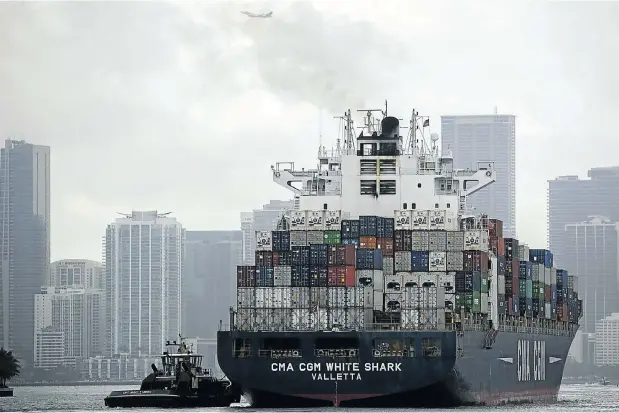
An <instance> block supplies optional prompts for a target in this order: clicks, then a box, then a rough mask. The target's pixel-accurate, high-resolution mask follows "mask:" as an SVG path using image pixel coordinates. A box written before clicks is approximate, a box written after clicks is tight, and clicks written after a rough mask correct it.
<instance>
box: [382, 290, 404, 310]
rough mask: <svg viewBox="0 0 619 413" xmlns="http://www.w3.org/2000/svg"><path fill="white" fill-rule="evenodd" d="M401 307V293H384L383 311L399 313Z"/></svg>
mask: <svg viewBox="0 0 619 413" xmlns="http://www.w3.org/2000/svg"><path fill="white" fill-rule="evenodd" d="M401 307H402V293H401V292H400V293H385V311H386V312H396V313H397V312H400V309H401Z"/></svg>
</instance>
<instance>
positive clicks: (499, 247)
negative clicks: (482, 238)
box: [497, 237, 505, 256]
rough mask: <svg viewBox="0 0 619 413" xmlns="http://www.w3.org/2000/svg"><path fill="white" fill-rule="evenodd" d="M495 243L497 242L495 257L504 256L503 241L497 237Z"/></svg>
mask: <svg viewBox="0 0 619 413" xmlns="http://www.w3.org/2000/svg"><path fill="white" fill-rule="evenodd" d="M497 242H498V244H499V245H498V254H497V255H501V256H504V255H505V239H504V238H503V237H498V238H497Z"/></svg>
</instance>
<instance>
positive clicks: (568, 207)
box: [548, 166, 619, 270]
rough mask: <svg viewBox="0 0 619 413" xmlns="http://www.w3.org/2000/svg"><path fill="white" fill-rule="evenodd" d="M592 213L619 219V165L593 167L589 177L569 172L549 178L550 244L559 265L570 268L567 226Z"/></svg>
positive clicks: (555, 260)
mask: <svg viewBox="0 0 619 413" xmlns="http://www.w3.org/2000/svg"><path fill="white" fill-rule="evenodd" d="M593 215H600V216H604V217H607V218H608V219H609V220H610V221H611V222H619V166H613V167H602V168H592V169H591V170H589V172H588V179H579V178H578V176H574V175H570V176H560V177H558V178H556V179H553V180H550V181H548V245H549V247H550V249H551V250H552V253H553V255H554V262H555V265H556V266H558V267H559V268H566V267H567V266H566V260H567V259H568V258H569V252H568V248H567V244H566V243H567V239H566V237H565V226H566V225H567V224H573V223H578V222H583V221H588V220H589V217H590V216H593ZM566 269H568V270H569V268H566Z"/></svg>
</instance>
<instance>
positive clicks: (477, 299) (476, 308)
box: [471, 291, 481, 314]
mask: <svg viewBox="0 0 619 413" xmlns="http://www.w3.org/2000/svg"><path fill="white" fill-rule="evenodd" d="M471 312H472V313H474V314H479V313H481V293H478V292H477V291H474V292H473V307H472V311H471Z"/></svg>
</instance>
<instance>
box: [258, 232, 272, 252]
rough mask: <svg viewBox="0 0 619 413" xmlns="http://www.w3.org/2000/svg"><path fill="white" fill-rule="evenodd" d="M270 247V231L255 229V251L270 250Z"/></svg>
mask: <svg viewBox="0 0 619 413" xmlns="http://www.w3.org/2000/svg"><path fill="white" fill-rule="evenodd" d="M272 249H273V240H272V238H271V231H256V251H271V250H272Z"/></svg>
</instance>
